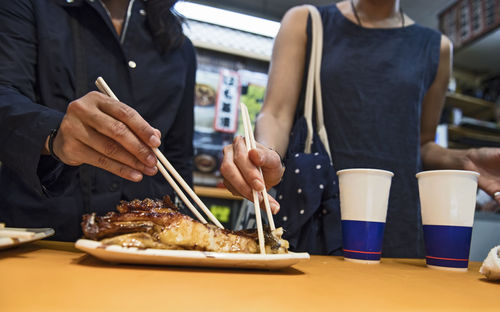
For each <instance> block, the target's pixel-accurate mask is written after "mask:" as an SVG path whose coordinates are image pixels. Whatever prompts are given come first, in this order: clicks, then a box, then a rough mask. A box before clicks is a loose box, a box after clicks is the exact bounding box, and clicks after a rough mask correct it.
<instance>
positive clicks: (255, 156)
mask: <svg viewBox="0 0 500 312" xmlns="http://www.w3.org/2000/svg"><path fill="white" fill-rule="evenodd" d="M248 157H249V158H250V160H251V161H252V163H253V164H255V166H258V167H260V168H261V170H262V175H263V178H264V181H265V183H266V189H269V188H271V187H273V186H275V185H276V184H278V183H279V182H280V181H281V177H282V176H283V172H284V171H285V168H283V166H282V164H281V158H280V156H279V155H278V153H276V152H275V151H273V150H271V149H268V148H266V147H264V148H257V149H252V150H250V151H249V152H248Z"/></svg>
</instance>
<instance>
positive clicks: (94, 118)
mask: <svg viewBox="0 0 500 312" xmlns="http://www.w3.org/2000/svg"><path fill="white" fill-rule="evenodd" d="M113 105H114V106H117V107H121V108H122V109H123V111H127V112H128V114H130V115H134V113H132V112H130V110H133V109H132V108H130V110H129V109H128V108H125V107H126V105H125V104H123V103H120V102H118V101H116V100H113V99H112V98H110V97H107V96H105V95H103V94H100V93H98V92H91V93H89V94H87V95H85V96H84V97H82V98H80V99H78V100H75V101H73V102H71V103H70V105H69V106H68V108H67V111H66V115H69V116H70V117H72V118H74V119H78V120H79V121H80V122H81V123H83V124H84V125H86V126H89V127H91V128H93V129H95V130H96V131H97V132H99V133H101V134H103V135H105V136H107V137H109V138H110V139H112V140H114V141H116V142H118V143H119V144H120V145H121V146H123V147H124V148H125V149H126V150H127V151H128V152H129V153H130V154H132V155H134V156H135V157H136V158H137V159H139V160H140V161H141V162H142V163H143V164H144V165H146V166H148V167H153V166H155V165H156V157H155V155H154V154H153V151H152V150H151V148H150V147H149V146H148V145H146V144H145V143H144V142H143V141H142V140H141V139H140V138H138V137H137V136H136V134H135V133H134V132H132V131H131V129H130V128H129V126H128V125H127V124H126V123H124V122H122V121H121V120H119V119H116V118H114V117H113V116H111V115H109V114H108V113H106V112H105V111H103V110H101V109H100V108H99V107H107V108H108V110H111V109H110V108H109V107H111V106H113ZM134 112H135V110H134ZM115 113H116V112H115ZM123 114H125V113H123ZM150 128H151V134H152V136H154V137H155V139H156V140H158V141H159V139H158V137H157V136H156V134H155V132H154V130H153V128H152V127H150ZM75 135H76V136H79V135H81V133H76V134H75Z"/></svg>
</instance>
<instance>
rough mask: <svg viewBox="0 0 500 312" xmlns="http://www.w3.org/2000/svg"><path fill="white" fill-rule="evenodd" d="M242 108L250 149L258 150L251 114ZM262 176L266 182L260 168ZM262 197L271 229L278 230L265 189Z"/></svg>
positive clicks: (245, 108) (245, 107) (244, 106)
mask: <svg viewBox="0 0 500 312" xmlns="http://www.w3.org/2000/svg"><path fill="white" fill-rule="evenodd" d="M241 105H242V106H243V107H242V110H241V111H242V117H243V125H244V126H245V124H246V126H245V127H246V128H247V129H248V136H249V139H250V148H257V144H256V143H255V137H254V135H253V129H252V123H251V121H250V114H249V113H248V108H247V106H246V105H245V104H244V103H241ZM258 169H259V172H260V176H261V177H262V180H264V176H263V175H262V168H260V167H258ZM262 197H263V198H264V206H265V208H266V213H267V219H268V222H269V227H270V228H271V230H272V231H274V230H275V229H276V226H275V225H274V219H273V214H272V212H271V206H270V205H269V197H268V194H267V191H266V190H265V189H264V191H262Z"/></svg>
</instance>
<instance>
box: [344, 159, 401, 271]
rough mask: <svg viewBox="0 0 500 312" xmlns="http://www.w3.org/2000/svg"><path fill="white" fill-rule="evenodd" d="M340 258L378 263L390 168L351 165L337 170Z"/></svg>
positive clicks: (389, 185) (387, 197)
mask: <svg viewBox="0 0 500 312" xmlns="http://www.w3.org/2000/svg"><path fill="white" fill-rule="evenodd" d="M337 175H338V176H339V187H340V215H341V219H342V243H343V252H344V259H345V260H348V261H352V262H360V263H379V262H380V256H381V254H382V241H383V238H384V228H385V219H386V216H387V204H388V201H389V191H390V188H391V180H392V176H393V175H394V174H393V173H392V172H390V171H386V170H379V169H365V168H354V169H345V170H340V171H338V172H337Z"/></svg>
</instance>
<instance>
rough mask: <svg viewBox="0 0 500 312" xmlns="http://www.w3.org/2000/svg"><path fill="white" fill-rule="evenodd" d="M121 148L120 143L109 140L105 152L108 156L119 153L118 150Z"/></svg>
mask: <svg viewBox="0 0 500 312" xmlns="http://www.w3.org/2000/svg"><path fill="white" fill-rule="evenodd" d="M119 150H120V148H119V146H118V144H116V143H115V142H112V141H108V142H106V143H105V145H104V154H106V155H108V156H115V155H116V154H118V151H119Z"/></svg>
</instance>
